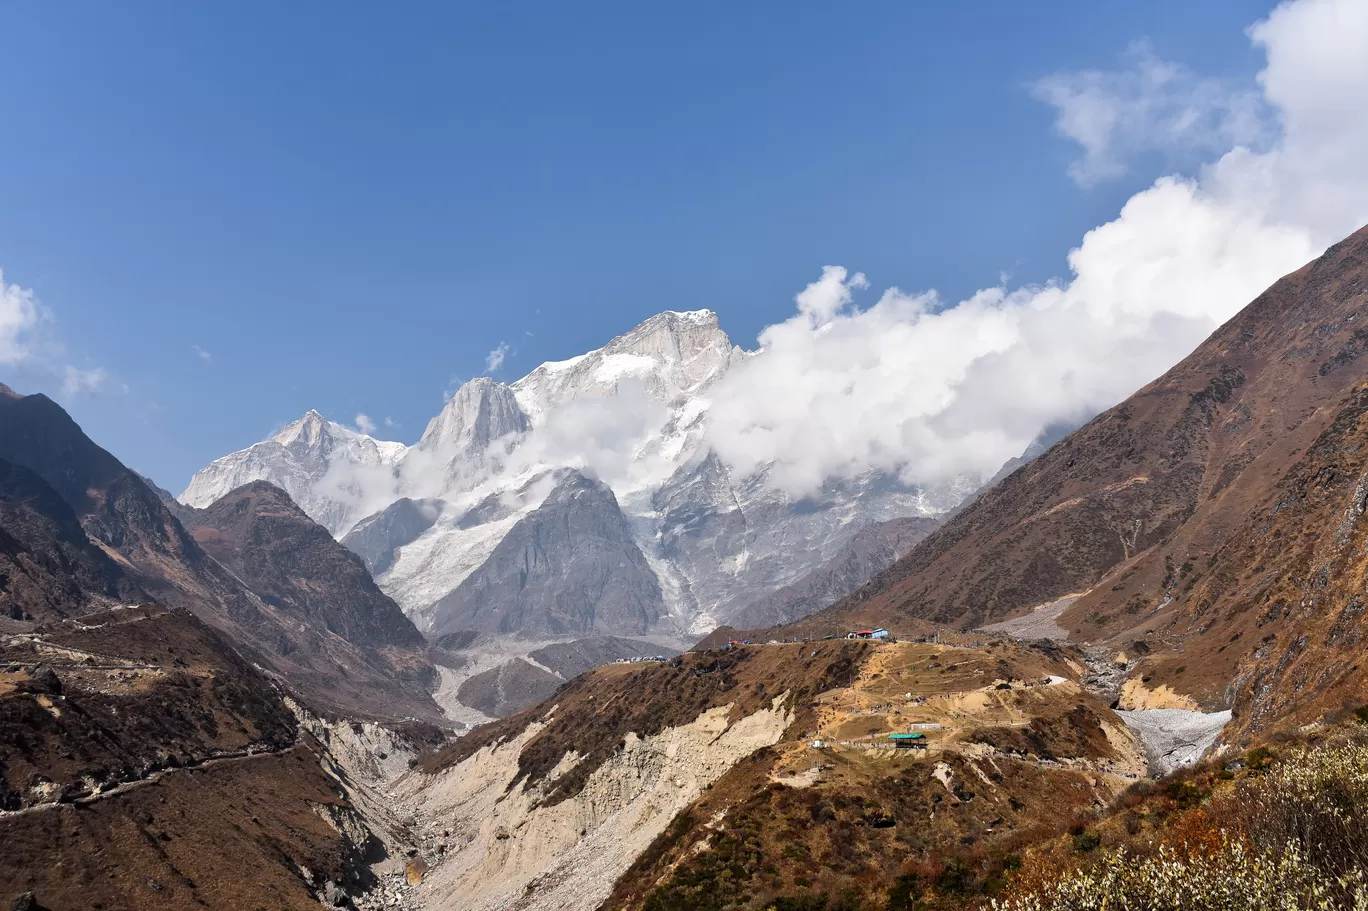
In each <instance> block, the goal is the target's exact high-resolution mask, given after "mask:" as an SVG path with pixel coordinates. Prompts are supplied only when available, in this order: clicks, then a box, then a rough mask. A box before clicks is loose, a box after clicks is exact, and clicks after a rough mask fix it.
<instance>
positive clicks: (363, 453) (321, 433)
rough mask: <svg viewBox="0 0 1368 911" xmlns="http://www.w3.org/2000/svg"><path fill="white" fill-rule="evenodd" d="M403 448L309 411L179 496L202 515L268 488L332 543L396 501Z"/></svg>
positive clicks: (218, 464)
mask: <svg viewBox="0 0 1368 911" xmlns="http://www.w3.org/2000/svg"><path fill="white" fill-rule="evenodd" d="M405 451H406V448H405V447H404V445H403V444H402V443H390V442H386V441H383V440H376V439H373V438H372V437H369V436H367V435H366V434H364V433H358V432H357V431H355V430H351V429H350V428H347V427H344V426H342V425H341V424H337V423H334V422H333V421H329V420H325V419H324V418H323V416H322V415H321V414H319V413H318V412H317V411H310V412H309V413H308V414H306V415H304V416H303V417H302V418H300V419H299V420H297V421H295V422H294V423H292V424H290V425H288V426H286V427H285V428H284V429H282V430H281V431H280V432H279V433H277V434H275V435H274V436H272V437H270V438H269V439H266V440H262V441H261V442H260V443H257V444H255V445H253V446H250V447H248V448H247V449H244V450H242V451H240V452H234V453H230V454H229V455H226V456H224V457H223V458H221V459H216V460H214V461H213V462H211V463H209V465H208V466H206V467H205V468H203V469H201V470H200V471H199V472H197V473H196V474H195V476H194V477H193V478H191V479H190V486H189V487H187V488H186V489H185V492H184V493H182V494H181V495H180V500H181V502H182V503H184V504H186V505H187V506H194V507H196V508H203V507H205V506H208V505H209V504H210V503H213V502H214V501H215V500H219V499H221V498H223V497H224V496H226V495H227V494H228V493H229V492H231V491H233V490H236V489H237V488H239V487H241V486H242V485H244V484H247V483H248V482H250V481H258V480H266V481H270V482H271V483H273V484H275V485H276V486H277V487H279V488H281V489H282V490H284V491H285V492H286V493H288V494H289V495H290V499H292V500H294V501H295V502H296V503H297V504H299V507H300V508H301V509H303V510H304V511H305V512H306V513H308V515H309V516H310V517H311V518H312V519H313V520H314V521H316V522H318V524H320V525H322V526H323V527H324V528H326V529H328V531H330V532H332V533H333V534H334V535H340V534H344V533H346V531H347V530H348V529H349V528H351V526H352V525H353V524H354V523H355V522H356V521H357V520H358V519H360V518H362V517H363V516H366V515H369V514H370V513H372V512H374V511H375V510H376V509H378V508H379V507H381V506H384V505H385V504H386V503H388V502H390V501H391V500H393V499H394V497H393V496H386V495H385V493H382V491H389V490H393V488H394V481H393V477H394V472H395V469H396V466H397V464H398V462H399V460H400V459H401V458H402V457H403V455H404V453H405Z"/></svg>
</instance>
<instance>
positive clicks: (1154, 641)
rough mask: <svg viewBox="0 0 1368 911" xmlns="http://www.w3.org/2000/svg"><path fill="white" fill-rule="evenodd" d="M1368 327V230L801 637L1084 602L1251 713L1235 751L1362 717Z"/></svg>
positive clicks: (1096, 625) (1188, 683)
mask: <svg viewBox="0 0 1368 911" xmlns="http://www.w3.org/2000/svg"><path fill="white" fill-rule="evenodd" d="M1366 321H1368V229H1364V230H1360V231H1359V232H1357V233H1356V234H1354V235H1353V236H1351V237H1349V238H1348V239H1346V240H1345V241H1343V242H1341V243H1339V244H1336V245H1335V246H1334V247H1331V248H1330V249H1329V250H1328V251H1327V252H1326V253H1325V254H1324V255H1323V256H1321V257H1320V258H1319V259H1317V260H1316V261H1314V262H1312V263H1310V264H1308V265H1307V266H1305V267H1304V268H1302V269H1300V270H1298V271H1297V272H1294V273H1292V274H1291V275H1289V276H1287V277H1285V278H1283V279H1281V280H1280V281H1278V282H1277V283H1276V284H1274V285H1273V286H1272V287H1271V288H1269V289H1268V290H1267V291H1266V292H1264V293H1263V294H1262V295H1260V296H1259V297H1258V298H1257V299H1255V300H1254V301H1253V302H1252V303H1251V304H1249V305H1248V306H1247V307H1246V308H1245V309H1244V310H1242V311H1241V312H1240V313H1239V314H1237V315H1236V316H1235V317H1234V318H1232V319H1231V320H1230V321H1229V322H1228V323H1226V324H1225V325H1224V326H1222V327H1221V328H1220V329H1218V330H1217V331H1216V332H1215V333H1214V334H1213V335H1212V336H1211V338H1209V339H1208V340H1207V341H1206V342H1204V343H1203V344H1202V345H1201V346H1200V347H1199V348H1198V349H1197V350H1196V351H1194V352H1193V353H1192V354H1191V355H1190V356H1189V357H1188V358H1186V359H1185V360H1184V361H1182V362H1181V363H1180V364H1178V365H1177V366H1175V367H1174V368H1173V369H1172V370H1170V371H1169V372H1167V373H1166V374H1164V375H1163V376H1162V377H1160V378H1159V379H1157V380H1155V381H1154V382H1153V383H1151V384H1149V385H1148V386H1146V387H1145V388H1143V389H1141V390H1140V391H1139V392H1137V393H1136V394H1135V395H1133V396H1132V397H1131V398H1129V399H1128V400H1126V401H1125V402H1122V403H1121V404H1120V405H1118V406H1116V407H1115V408H1113V409H1111V410H1109V411H1107V412H1105V413H1103V414H1101V415H1099V416H1098V417H1097V418H1095V419H1093V420H1092V421H1090V422H1089V423H1088V424H1086V425H1085V426H1083V427H1082V428H1080V429H1079V430H1077V431H1075V432H1074V433H1072V434H1070V435H1069V436H1068V437H1066V438H1065V439H1064V440H1062V441H1061V442H1059V443H1057V444H1055V445H1054V446H1052V447H1051V448H1050V449H1049V450H1048V451H1047V452H1046V453H1044V454H1043V455H1041V456H1040V457H1039V458H1037V459H1035V460H1034V461H1032V462H1031V463H1030V464H1028V465H1026V466H1025V467H1024V468H1021V469H1020V470H1018V471H1016V472H1015V473H1013V474H1011V475H1010V476H1009V477H1007V478H1005V479H1004V480H1003V481H1002V482H1001V483H1000V484H998V485H997V486H996V487H994V488H993V489H991V490H989V491H988V492H986V493H985V494H984V495H983V496H982V497H980V498H979V499H978V500H977V501H976V502H974V503H973V504H972V505H970V506H969V507H968V508H966V509H965V510H964V511H963V512H961V513H960V514H959V515H957V516H955V517H954V518H952V519H950V520H948V521H947V522H946V523H945V524H944V525H943V526H941V527H940V528H939V529H938V530H937V531H936V532H934V533H933V534H932V535H931V536H930V537H929V538H927V539H926V540H925V541H924V542H922V543H921V544H920V545H919V546H917V547H916V548H914V549H913V551H912V552H911V553H910V554H909V555H908V556H907V557H905V558H903V559H902V560H901V561H900V562H898V563H897V564H896V565H894V566H893V567H892V568H891V569H889V570H888V571H887V572H885V573H884V574H883V575H882V576H881V577H880V578H879V579H878V580H876V582H875V583H874V584H871V585H869V586H867V587H866V588H864V589H862V590H861V591H859V592H858V593H856V594H855V595H853V596H852V597H850V598H849V599H847V600H845V601H843V602H841V603H839V604H837V605H835V606H834V607H833V608H831V609H829V611H827V612H826V613H824V614H821V615H817V616H814V617H810V618H808V619H807V620H805V621H801V622H800V623H799V624H798V625H797V627H795V628H794V629H793V631H794V632H818V631H821V630H824V629H830V628H839V627H845V626H847V625H848V624H850V623H852V622H858V623H883V624H888V625H892V624H896V623H897V622H899V620H900V619H906V618H924V619H929V620H935V621H938V622H941V623H953V624H957V625H960V626H977V625H981V624H983V623H985V622H991V621H994V620H1000V619H1003V618H1007V617H1011V616H1013V615H1018V614H1024V613H1026V612H1027V611H1028V610H1029V609H1030V608H1032V607H1034V606H1036V605H1041V604H1045V603H1048V602H1055V603H1058V600H1059V599H1062V598H1066V597H1068V596H1071V595H1078V596H1079V597H1077V598H1076V599H1075V600H1073V601H1071V602H1069V603H1068V605H1067V607H1066V608H1065V609H1064V610H1063V611H1062V613H1061V614H1060V615H1059V617H1058V618H1057V620H1056V621H1055V622H1057V623H1058V624H1059V625H1060V626H1061V627H1063V628H1064V629H1067V630H1069V631H1070V632H1071V633H1073V634H1074V635H1075V636H1076V637H1081V638H1084V639H1091V640H1095V641H1096V640H1103V641H1105V642H1107V643H1108V646H1107V647H1108V649H1109V651H1110V653H1111V654H1115V653H1117V652H1125V653H1126V654H1128V655H1130V656H1133V657H1134V656H1137V655H1138V656H1142V657H1139V658H1138V659H1137V660H1134V661H1132V662H1131V664H1130V666H1129V668H1128V672H1129V674H1130V675H1132V676H1136V675H1144V679H1145V680H1146V681H1149V683H1148V684H1147V685H1149V686H1151V687H1153V688H1156V689H1157V688H1159V687H1168V688H1170V689H1171V690H1173V691H1174V692H1175V693H1178V694H1182V695H1189V696H1192V697H1193V698H1194V700H1195V701H1196V703H1197V704H1199V705H1200V706H1201V707H1203V708H1206V709H1223V708H1228V707H1233V708H1234V710H1235V716H1234V721H1232V722H1231V728H1230V730H1229V731H1228V732H1227V734H1226V735H1225V736H1227V737H1239V736H1245V735H1247V734H1248V733H1249V732H1250V731H1252V730H1258V729H1261V728H1264V727H1266V726H1267V725H1270V724H1273V723H1274V722H1276V721H1277V720H1279V719H1288V718H1290V719H1293V720H1297V719H1303V718H1304V719H1308V720H1310V719H1314V718H1316V717H1319V714H1318V713H1320V712H1322V711H1326V710H1328V709H1334V710H1338V709H1339V708H1341V706H1342V704H1344V703H1350V702H1354V703H1355V704H1357V703H1358V702H1362V698H1363V694H1364V693H1365V692H1366V691H1368V676H1366V675H1368V670H1365V668H1364V666H1363V665H1362V664H1361V662H1360V660H1359V658H1360V654H1359V653H1358V651H1357V650H1358V649H1360V648H1361V646H1359V645H1358V644H1357V643H1359V642H1360V641H1361V631H1362V620H1361V618H1362V614H1363V610H1364V608H1363V604H1362V598H1361V597H1360V596H1359V595H1358V594H1356V593H1357V592H1359V591H1361V590H1362V584H1363V581H1364V579H1365V578H1366V577H1368V575H1365V574H1368V562H1366V561H1365V559H1364V557H1363V547H1362V544H1361V540H1362V531H1361V529H1360V525H1361V520H1360V516H1361V515H1362V514H1363V512H1364V503H1365V501H1366V500H1368V498H1366V497H1365V496H1364V494H1363V491H1364V490H1365V489H1368V481H1365V480H1364V477H1365V476H1364V466H1363V456H1362V453H1363V451H1364V447H1365V446H1368V417H1366V416H1368V393H1366V392H1365V381H1368V358H1365V357H1363V354H1364V353H1365V351H1368V344H1365V337H1366V336H1368V330H1365V328H1364V325H1365V322H1366ZM1356 701H1357V702H1356Z"/></svg>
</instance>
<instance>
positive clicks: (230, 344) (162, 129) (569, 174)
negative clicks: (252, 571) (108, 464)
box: [0, 2, 1268, 490]
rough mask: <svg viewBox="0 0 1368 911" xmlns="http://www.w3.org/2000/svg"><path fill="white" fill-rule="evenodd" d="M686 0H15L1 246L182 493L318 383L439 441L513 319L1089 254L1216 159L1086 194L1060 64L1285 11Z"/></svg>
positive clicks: (120, 443)
mask: <svg viewBox="0 0 1368 911" xmlns="http://www.w3.org/2000/svg"><path fill="white" fill-rule="evenodd" d="M656 6H659V5H656V4H639V3H634V4H628V3H623V4H592V5H590V4H574V5H571V4H550V3H548V4H526V5H522V6H519V7H516V8H509V7H507V6H506V5H501V4H478V5H475V4H470V5H464V4H462V5H457V4H431V5H422V4H409V5H406V8H405V9H404V10H403V11H381V10H380V9H379V8H378V7H374V6H369V5H366V6H364V7H363V5H360V4H356V5H350V6H347V5H343V4H327V3H318V4H306V3H294V4H270V5H268V4H249V3H238V4H225V5H221V8H220V9H217V10H210V9H208V5H205V4H184V3H165V4H144V3H127V4H101V3H89V4H83V3H70V4H52V3H48V4H23V5H10V6H7V7H6V8H5V9H4V10H3V11H0V34H3V36H4V47H5V51H4V61H5V62H4V65H3V72H2V73H0V135H3V137H4V140H3V141H2V142H0V269H3V270H4V276H5V281H6V282H8V283H12V284H15V285H19V286H22V287H23V288H27V289H31V290H32V291H33V292H34V294H35V295H36V297H37V299H38V300H40V301H41V303H42V305H43V306H44V307H45V308H46V309H47V310H48V311H49V312H50V313H51V314H52V321H51V323H50V324H49V325H48V326H47V327H46V331H47V333H48V334H49V335H50V336H51V338H53V339H57V340H60V344H61V345H62V346H63V348H64V349H65V350H64V353H63V357H64V359H65V361H67V362H70V363H72V364H75V365H78V366H80V367H83V368H91V367H95V366H99V367H102V368H104V369H105V370H107V371H108V373H109V374H110V375H111V376H112V377H113V382H111V383H110V384H109V385H108V386H107V387H106V389H105V390H104V391H102V392H99V393H97V394H95V395H93V396H91V395H76V396H70V397H68V398H67V399H66V401H65V403H66V404H67V406H68V407H69V410H70V411H71V412H72V413H73V415H74V416H75V417H76V418H77V420H78V421H80V422H81V424H82V425H83V426H84V427H85V428H86V430H87V431H88V432H89V433H90V434H91V435H92V436H93V437H94V438H95V439H96V440H97V441H99V442H101V443H102V444H103V445H105V446H106V447H107V448H109V449H110V450H111V451H113V452H114V453H115V454H116V455H118V456H119V457H120V458H122V459H123V460H124V461H125V462H127V463H128V464H130V465H131V466H133V467H136V468H138V469H139V470H142V471H144V472H146V473H148V474H150V475H151V476H152V477H153V478H154V479H156V480H157V481H158V482H159V483H162V484H163V485H165V486H167V487H170V488H172V489H175V490H179V489H180V488H181V487H182V486H183V485H184V483H185V482H186V480H188V478H189V476H190V474H191V473H192V472H193V471H194V470H196V469H197V468H199V467H201V466H202V465H203V464H205V463H206V462H208V461H209V460H210V459H212V458H214V457H216V456H219V455H222V454H224V453H225V452H227V451H229V450H232V449H236V448H240V447H241V446H244V445H246V444H248V443H250V442H253V441H255V440H257V439H259V438H261V437H262V436H264V435H265V434H267V433H268V432H270V431H271V430H272V429H273V427H275V426H278V425H279V424H281V423H283V422H285V421H288V420H291V419H293V418H294V417H297V416H298V415H299V414H301V413H303V412H304V411H305V410H307V409H308V408H311V407H314V408H318V409H319V410H321V411H323V412H324V413H325V414H327V415H329V416H330V417H333V418H334V419H338V420H349V419H350V418H351V416H352V415H354V414H356V413H357V412H365V413H367V414H369V415H372V416H374V417H375V418H376V419H377V420H378V419H380V418H382V417H383V416H389V417H391V418H393V419H394V421H395V422H396V425H397V426H396V427H395V428H394V429H392V430H388V431H386V430H383V429H382V431H381V433H380V435H383V436H389V437H392V438H397V439H402V440H405V441H412V440H413V439H415V438H416V437H417V435H418V434H419V433H420V432H421V431H422V428H423V425H424V424H425V422H426V421H427V419H428V418H430V417H431V416H432V415H433V414H435V413H436V411H437V410H438V409H439V408H440V407H441V404H442V396H443V393H444V391H446V390H448V389H449V388H451V386H452V384H453V381H454V379H456V378H464V377H469V376H472V375H476V374H479V373H483V372H484V367H485V356H486V353H487V352H488V351H490V349H492V348H494V347H495V346H496V345H498V344H500V343H501V342H506V343H507V344H508V345H509V346H510V348H511V350H510V353H509V355H508V357H507V360H506V362H505V364H504V366H503V367H502V369H501V371H500V372H498V373H497V374H496V376H497V377H498V378H501V379H510V380H511V379H514V378H516V377H517V376H520V375H521V374H523V373H525V372H526V371H527V370H529V369H531V368H532V367H534V366H535V365H536V364H538V363H540V362H541V361H543V360H549V359H558V358H564V357H568V356H570V355H573V354H576V353H579V352H581V351H584V350H586V349H588V348H592V347H596V346H598V345H600V344H602V343H603V342H605V341H606V340H607V339H608V338H610V337H611V336H613V335H614V334H617V333H619V332H621V331H624V330H626V329H628V328H630V327H631V326H632V325H634V324H635V323H636V322H639V321H640V320H641V319H643V318H645V317H647V316H649V315H651V314H652V313H656V312H658V311H660V310H664V309H695V308H700V307H707V308H711V309H713V310H716V311H718V312H719V314H720V315H721V318H722V323H723V326H724V328H725V329H726V330H727V331H728V332H729V334H730V335H731V336H732V338H733V340H734V341H736V342H738V343H740V344H743V345H746V346H751V345H753V344H754V341H755V338H756V336H757V334H758V333H759V332H760V331H761V330H762V329H763V327H765V326H766V325H768V324H771V323H775V322H778V321H781V320H783V319H785V318H787V317H788V316H789V315H790V314H791V313H792V312H793V295H794V294H795V292H797V291H799V290H801V289H802V288H803V286H804V285H806V284H807V283H808V282H811V281H813V280H814V279H816V277H817V276H818V274H819V273H820V271H821V268H822V266H824V265H826V264H829V263H842V264H844V265H846V266H848V267H850V268H851V269H852V270H854V269H858V270H861V271H862V272H864V273H865V274H866V275H868V276H869V279H870V281H871V283H872V284H873V285H874V287H876V288H882V287H887V286H892V285H897V286H900V287H902V288H905V289H909V290H912V289H922V288H929V287H935V288H938V289H939V290H940V291H941V292H942V294H943V295H944V296H945V297H946V298H948V299H952V300H958V299H959V297H961V296H963V295H966V294H969V293H971V292H972V291H974V290H975V289H977V288H981V287H986V286H991V285H994V284H995V283H997V282H998V280H999V276H1000V274H1001V273H1003V272H1007V273H1009V274H1010V276H1011V280H1012V282H1013V283H1021V282H1039V281H1043V280H1046V279H1048V278H1051V277H1053V276H1059V275H1062V274H1064V273H1065V272H1066V271H1067V270H1066V265H1065V254H1066V253H1067V252H1068V250H1069V249H1070V248H1071V247H1073V246H1076V245H1077V244H1078V243H1079V241H1080V239H1081V238H1082V236H1083V234H1084V232H1085V231H1087V230H1088V229H1089V228H1091V227H1093V226H1095V225H1098V224H1101V223H1103V222H1105V221H1107V220H1109V219H1111V218H1114V217H1115V215H1116V213H1117V211H1118V210H1119V208H1120V207H1121V205H1122V203H1123V202H1124V201H1125V200H1126V199H1127V198H1128V197H1130V196H1131V195H1132V194H1133V193H1135V192H1136V191H1138V190H1140V189H1142V188H1144V187H1145V186H1147V185H1148V184H1149V183H1151V182H1152V181H1153V179H1154V178H1155V177H1156V176H1157V175H1158V174H1160V173H1163V172H1165V171H1166V170H1168V169H1171V168H1173V167H1182V166H1184V165H1187V164H1190V162H1183V161H1177V162H1175V161H1171V160H1168V159H1165V158H1159V157H1156V156H1148V157H1145V156H1142V157H1141V158H1140V159H1139V161H1138V162H1137V163H1136V164H1135V166H1134V167H1132V168H1131V170H1130V173H1128V174H1127V175H1126V176H1124V177H1121V178H1119V179H1116V180H1112V181H1107V182H1103V183H1101V184H1099V185H1096V186H1092V187H1089V188H1086V189H1085V188H1080V187H1079V186H1078V185H1077V184H1076V183H1075V182H1074V181H1072V180H1071V179H1070V178H1069V175H1068V173H1067V168H1068V166H1069V163H1070V162H1071V161H1074V160H1076V159H1077V157H1078V149H1077V147H1076V146H1075V145H1074V144H1072V143H1070V142H1068V141H1066V140H1065V139H1064V138H1062V137H1061V136H1059V135H1058V134H1057V132H1056V131H1055V130H1054V129H1053V122H1054V117H1055V111H1054V110H1052V109H1051V108H1050V107H1049V106H1047V105H1045V104H1042V103H1041V102H1040V101H1038V100H1036V99H1035V98H1033V97H1032V93H1031V90H1030V86H1031V85H1032V84H1033V83H1034V82H1035V81H1036V80H1039V79H1041V78H1042V77H1046V76H1048V75H1050V74H1052V73H1056V72H1071V71H1078V70H1083V69H1089V68H1104V69H1105V68H1110V67H1114V66H1116V65H1117V63H1118V61H1119V60H1120V59H1121V58H1122V57H1123V56H1124V54H1125V51H1126V49H1127V47H1128V46H1129V45H1130V44H1131V43H1133V42H1135V41H1136V40H1138V39H1147V40H1148V41H1149V43H1150V45H1151V47H1152V48H1153V50H1154V52H1155V53H1156V54H1157V55H1158V56H1160V57H1162V58H1165V59H1172V60H1178V61H1183V62H1185V63H1187V64H1188V65H1189V66H1191V67H1192V68H1193V69H1194V70H1196V71H1197V72H1198V73H1200V74H1210V75H1218V76H1222V77H1228V78H1230V79H1233V80H1237V81H1247V80H1251V79H1252V76H1253V74H1254V73H1255V71H1256V70H1257V69H1258V68H1259V66H1260V65H1261V58H1260V57H1259V55H1257V54H1256V53H1255V52H1254V50H1253V49H1251V47H1250V44H1249V41H1248V39H1247V38H1246V37H1245V34H1244V31H1243V29H1244V28H1245V27H1246V26H1247V25H1249V24H1250V23H1252V22H1253V21H1255V20H1256V19H1258V18H1259V17H1260V16H1262V15H1264V14H1265V13H1266V12H1267V8H1268V4H1267V3H1201V4H1194V3H1190V2H1152V3H1147V4H1082V3H1071V4H1064V3H1033V4H1022V3H1017V2H1002V3H989V4H974V5H971V4H939V5H933V4H911V3H868V4H861V5H860V7H859V9H858V10H856V11H852V10H851V9H849V8H848V7H849V6H850V5H840V6H837V5H834V4H833V5H828V6H820V5H816V4H793V3H770V4H762V3H755V4H734V3H717V4H707V3H694V4H684V5H678V6H677V7H676V8H675V9H674V10H672V11H668V10H661V9H647V7H656ZM277 7H284V8H283V9H282V8H277ZM196 348H198V349H199V350H201V351H203V352H207V357H201V356H200V355H199V354H198V353H197V351H196ZM0 381H9V382H12V383H13V384H14V385H16V386H18V387H20V389H21V391H32V390H34V389H37V388H41V387H42V386H43V383H44V381H43V380H42V378H41V377H37V376H34V375H30V374H25V373H24V372H23V371H17V370H14V369H7V368H5V367H0Z"/></svg>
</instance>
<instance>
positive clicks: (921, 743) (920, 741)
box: [888, 734, 926, 750]
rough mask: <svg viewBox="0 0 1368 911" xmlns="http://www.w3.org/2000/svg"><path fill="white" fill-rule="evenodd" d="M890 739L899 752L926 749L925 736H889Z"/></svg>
mask: <svg viewBox="0 0 1368 911" xmlns="http://www.w3.org/2000/svg"><path fill="white" fill-rule="evenodd" d="M888 739H889V740H891V741H893V746H894V747H896V748H897V749H899V750H924V749H926V735H925V734H889V735H888Z"/></svg>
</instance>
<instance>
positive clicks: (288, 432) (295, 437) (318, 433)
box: [271, 408, 345, 446]
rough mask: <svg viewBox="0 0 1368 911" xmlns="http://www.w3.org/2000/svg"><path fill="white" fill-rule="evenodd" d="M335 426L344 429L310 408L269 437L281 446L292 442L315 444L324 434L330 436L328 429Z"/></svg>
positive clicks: (320, 440)
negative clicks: (300, 416)
mask: <svg viewBox="0 0 1368 911" xmlns="http://www.w3.org/2000/svg"><path fill="white" fill-rule="evenodd" d="M333 428H336V429H338V430H345V428H343V427H341V426H340V425H337V424H333V423H332V422H331V421H329V420H328V419H326V418H325V417H323V415H321V414H319V413H318V412H317V411H315V410H314V409H312V408H310V409H309V410H308V411H307V412H305V413H304V416H303V417H302V418H300V419H299V420H297V421H292V422H291V423H289V424H287V425H285V427H284V428H282V429H281V431H280V432H279V433H277V434H275V435H274V436H272V437H271V439H273V440H275V441H276V442H277V443H279V444H280V445H282V446H289V445H290V444H292V443H304V444H305V445H308V446H317V445H318V444H319V443H321V442H322V441H323V439H324V437H325V436H330V435H331V434H330V431H331V430H332V429H333Z"/></svg>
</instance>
